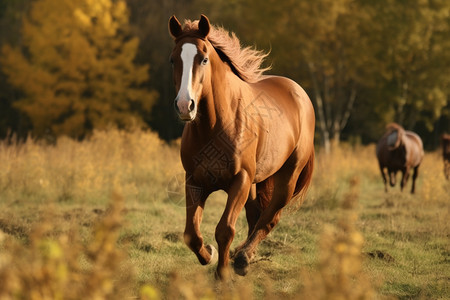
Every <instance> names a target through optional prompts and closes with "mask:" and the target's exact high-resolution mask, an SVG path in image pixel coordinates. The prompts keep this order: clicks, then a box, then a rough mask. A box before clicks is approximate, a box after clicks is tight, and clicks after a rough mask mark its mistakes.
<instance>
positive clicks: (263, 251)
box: [0, 130, 450, 299]
mask: <svg viewBox="0 0 450 300" xmlns="http://www.w3.org/2000/svg"><path fill="white" fill-rule="evenodd" d="M0 162H1V165H2V168H1V169H0V211H1V212H0V276H1V277H0V282H5V281H4V280H3V279H4V278H6V279H5V280H7V278H10V277H11V276H12V277H11V278H13V277H14V278H15V279H14V280H10V281H8V282H10V284H8V285H1V284H0V286H1V287H0V291H1V293H3V294H1V293H0V298H6V299H7V297H6V296H5V297H3V295H10V298H13V299H14V298H17V297H20V295H31V294H30V293H32V292H33V293H35V294H36V295H38V296H36V297H35V298H34V299H41V298H43V297H44V295H50V294H51V293H53V294H51V295H53V296H54V297H53V298H55V299H56V298H58V297H59V296H60V295H63V296H64V297H62V298H64V299H65V298H69V299H70V298H77V297H79V296H80V294H78V295H75V294H76V293H87V291H85V290H82V289H81V288H79V287H78V289H76V288H72V289H70V288H69V287H72V286H73V285H77V284H81V283H82V282H83V280H87V278H90V277H89V276H94V277H95V276H97V277H98V278H103V279H98V280H97V279H96V280H97V281H93V282H95V283H93V284H92V285H91V286H89V289H90V293H94V292H95V293H98V295H99V297H98V298H99V299H106V298H107V299H111V298H114V296H111V291H115V292H116V293H117V297H116V299H121V297H122V298H123V297H131V298H133V297H138V298H139V297H141V298H142V299H159V298H162V299H179V298H184V299H197V298H202V297H203V298H207V299H211V298H221V299H250V298H261V297H266V298H268V299H270V298H280V297H285V298H300V299H306V298H308V299H340V298H342V297H343V298H345V299H356V298H358V299H371V298H383V297H398V298H405V299H406V298H407V299H410V298H413V299H414V298H427V299H430V298H431V299H445V298H447V297H448V295H449V294H450V291H449V288H448V278H450V271H449V270H450V266H449V264H450V262H449V254H450V246H449V243H448V236H449V235H450V228H449V223H448V219H449V217H450V216H449V213H450V211H449V202H448V200H449V196H448V195H449V191H450V183H449V182H448V181H445V179H444V176H443V172H442V159H441V157H440V156H439V154H438V153H427V154H426V155H425V159H424V162H423V164H422V166H421V169H420V174H419V179H418V183H417V193H416V194H415V195H411V194H409V193H408V192H407V191H408V190H409V188H407V189H406V191H405V192H403V193H401V192H400V190H399V187H398V186H397V187H395V188H391V189H389V192H388V193H387V194H386V193H385V192H384V186H383V183H382V180H381V176H380V174H379V170H378V167H377V162H376V158H375V148H374V146H373V145H371V146H357V147H350V146H348V145H341V147H339V148H336V149H334V150H333V152H332V154H331V155H325V154H324V153H321V152H320V151H319V152H318V153H317V155H316V164H315V171H314V177H313V182H312V185H311V188H310V190H309V193H308V196H307V199H306V200H305V202H304V204H303V206H302V207H300V208H296V207H295V205H293V206H291V207H288V208H287V209H286V210H285V212H284V213H283V216H282V218H281V221H280V223H279V224H278V225H277V227H276V228H275V229H274V231H273V232H272V233H271V234H270V235H269V237H268V238H267V239H266V240H265V241H263V242H262V243H261V245H260V246H259V249H258V253H257V256H256V258H255V262H254V263H253V264H251V266H250V272H249V274H248V275H247V276H246V277H239V276H237V275H234V274H233V275H232V280H231V282H229V283H225V284H220V283H218V282H216V281H215V280H214V271H215V266H207V267H203V266H201V265H200V264H199V263H198V262H197V260H196V258H195V255H193V254H192V253H191V252H190V250H189V249H188V248H187V247H186V246H185V245H184V243H183V239H182V232H183V230H184V222H185V217H184V214H185V209H184V202H183V171H182V167H181V164H180V160H179V145H178V144H176V143H175V144H173V145H167V144H165V143H164V142H162V141H161V140H160V139H159V138H158V136H157V135H156V134H154V133H151V132H146V131H140V130H136V131H134V132H128V133H127V132H123V131H118V130H109V131H98V132H95V133H94V134H93V136H92V138H91V139H89V140H86V141H83V142H77V141H74V140H71V139H67V138H60V139H58V141H57V142H56V144H54V145H46V144H43V143H40V142H36V141H33V140H28V141H26V142H25V143H10V144H8V143H0ZM409 186H410V182H409V183H408V187H409ZM112 195H116V196H112ZM114 199H115V200H114ZM225 199H226V195H225V194H224V193H223V192H218V193H215V194H213V195H212V196H211V197H210V199H208V202H207V204H206V208H205V213H204V218H203V223H202V233H203V235H204V239H205V242H206V243H215V241H214V230H215V227H216V225H217V222H218V220H219V219H220V216H221V214H222V211H223V208H224V204H225ZM116 202H118V203H122V204H121V205H122V206H119V207H122V208H121V209H120V211H121V212H122V213H120V215H117V216H118V217H116V218H113V220H115V221H114V222H112V221H111V217H109V216H110V215H111V213H112V212H114V208H109V209H108V205H112V206H111V207H117V205H116V206H114V203H116ZM119 216H120V218H119ZM108 218H109V220H110V221H108ZM102 220H103V221H102ZM105 222H106V223H105ZM108 222H109V223H108ZM111 222H112V223H111ZM102 224H103V225H102ZM105 224H109V225H105ZM102 226H112V227H108V228H111V229H110V230H107V231H108V232H106V231H105V230H103V231H102V229H101V228H103V227H102ZM99 230H100V232H103V233H98V232H99ZM38 233H39V234H38ZM246 235H247V227H246V221H245V214H244V213H242V214H241V215H240V217H239V219H238V222H237V228H236V237H235V240H234V241H233V247H234V246H236V245H238V244H239V243H240V242H241V241H242V240H244V239H245V237H246ZM102 239H103V240H105V239H107V240H108V241H109V242H107V243H106V244H104V245H103V246H100V244H98V243H99V242H98V241H99V240H102ZM96 243H97V244H96ZM38 245H44V246H42V247H44V248H42V247H40V246H38ZM45 245H47V246H45ZM92 245H97V246H92ZM102 247H107V249H103V248H102ZM94 248H95V249H97V250H95V249H94ZM42 249H47V250H48V249H50V250H51V249H54V250H55V249H56V250H55V251H56V254H51V253H47V252H45V251H47V250H45V251H44V250H42ZM100 249H103V250H100ZM50 250H49V251H50ZM42 251H44V252H42ZM52 251H53V250H52ZM59 252H61V253H62V254H58V253H59ZM99 252H105V255H106V254H107V253H116V254H114V255H115V256H114V257H115V258H109V260H115V259H117V264H112V265H109V264H105V263H104V262H103V263H100V261H92V259H91V258H92V257H93V256H92V255H94V254H95V253H99ZM52 253H53V252H52ZM49 255H50V256H49ZM52 255H56V256H55V257H53V256H52ZM19 256H20V257H21V259H20V260H19V259H18V257H19ZM90 259H91V260H90ZM112 262H113V261H111V263H112ZM47 263H48V264H49V265H46V264H47ZM28 265H30V266H33V268H35V269H33V270H34V271H32V272H30V273H29V274H31V275H26V274H28V273H27V272H28V271H29V270H28V269H27V267H26V266H28ZM61 270H62V271H61ZM42 272H43V273H46V274H47V273H48V275H46V276H48V277H46V278H49V279H48V280H47V281H45V280H44V281H43V280H41V279H42V278H41V277H39V278H41V279H39V280H38V279H36V278H37V277H36V276H38V275H36V274H41V273H42ZM95 272H99V274H98V275H94V273H95ZM64 274H65V275H64ZM87 274H90V275H89V276H88V275H87ZM8 276H9V277H8ZM39 276H40V275H39ZM97 277H95V278H97ZM30 278H31V279H30ZM50 279H51V280H50ZM102 280H103V281H104V282H106V283H102V282H103V281H102ZM50 282H52V283H50ZM111 282H112V283H111ZM249 283H250V285H249ZM111 285H112V286H111ZM66 289H68V290H70V292H71V294H64V292H62V291H65V290H66ZM117 291H120V292H117ZM8 293H9V294H8ZM27 293H28V294H27ZM49 293H50V294H49ZM61 293H62V294H61ZM11 295H19V296H11ZM24 297H25V296H24ZM39 297H41V298H39ZM30 298H32V297H31V296H30ZM60 298H61V297H60Z"/></svg>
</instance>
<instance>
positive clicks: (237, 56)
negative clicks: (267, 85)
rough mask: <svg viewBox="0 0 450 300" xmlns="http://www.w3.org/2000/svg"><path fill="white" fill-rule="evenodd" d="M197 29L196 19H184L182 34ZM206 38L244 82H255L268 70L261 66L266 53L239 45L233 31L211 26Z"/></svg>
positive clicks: (193, 31) (268, 68)
mask: <svg viewBox="0 0 450 300" xmlns="http://www.w3.org/2000/svg"><path fill="white" fill-rule="evenodd" d="M197 30H198V21H191V20H186V21H185V23H184V28H183V33H184V34H183V36H184V35H189V33H193V34H195V32H196V31H197ZM207 40H208V41H209V42H210V43H211V45H212V46H213V47H214V49H216V51H217V53H218V54H219V56H220V58H221V59H222V60H223V61H225V62H227V63H228V64H229V65H230V67H231V70H232V71H233V72H234V73H235V74H236V75H237V76H239V78H241V79H242V80H244V81H246V82H249V83H253V82H257V81H259V80H260V79H261V77H262V75H263V73H264V72H265V71H267V70H270V67H267V68H264V67H262V66H261V65H262V63H263V62H264V59H265V58H266V57H267V56H268V53H264V52H263V51H260V50H256V49H254V48H252V47H241V43H240V41H239V39H238V38H237V37H236V35H235V34H234V33H233V32H231V33H229V32H228V31H227V30H225V29H224V28H222V27H216V26H211V29H210V32H209V35H208V37H207Z"/></svg>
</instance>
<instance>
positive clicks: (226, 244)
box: [215, 171, 252, 279]
mask: <svg viewBox="0 0 450 300" xmlns="http://www.w3.org/2000/svg"><path fill="white" fill-rule="evenodd" d="M251 183H252V182H251V179H250V177H249V175H248V174H247V172H245V171H241V172H240V173H238V174H237V175H236V177H235V178H234V180H233V182H232V184H231V186H230V188H229V190H228V199H227V204H226V206H225V210H224V212H223V214H222V217H221V219H220V221H219V224H217V227H216V234H215V236H216V241H217V244H218V246H219V262H218V265H217V273H216V276H217V277H218V278H219V279H226V278H227V277H228V276H229V270H228V264H229V261H230V257H229V252H230V246H231V242H232V241H233V238H234V233H235V225H236V220H237V218H238V216H239V213H240V212H241V210H242V208H243V207H244V205H245V202H246V201H247V197H248V195H249V191H250V187H251Z"/></svg>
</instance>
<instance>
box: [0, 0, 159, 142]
mask: <svg viewBox="0 0 450 300" xmlns="http://www.w3.org/2000/svg"><path fill="white" fill-rule="evenodd" d="M128 17H129V13H128V10H127V6H126V3H125V1H111V0H102V1H90V0H83V1H73V0H61V1H60V0H40V1H36V2H35V3H33V5H32V8H31V11H30V13H29V14H28V15H27V16H26V17H25V18H24V20H23V29H22V35H23V44H22V45H20V46H17V47H11V46H9V45H5V46H4V47H3V49H2V57H1V59H0V62H1V64H2V67H3V71H4V72H5V73H6V75H7V76H8V80H9V82H10V83H11V84H12V85H13V86H14V87H15V88H17V89H19V90H21V91H22V92H23V97H21V99H20V100H18V101H16V102H15V103H14V105H15V107H16V108H17V109H19V110H20V111H22V112H24V113H25V114H26V115H27V116H28V117H29V119H30V120H31V122H32V125H33V133H34V134H35V135H37V136H43V135H44V134H52V135H57V136H59V135H63V134H64V135H69V136H72V137H76V138H81V137H84V136H86V134H89V133H90V132H91V131H92V129H94V128H97V129H101V128H106V127H108V126H111V125H114V126H117V127H119V128H126V127H129V126H131V125H143V121H142V113H150V110H151V107H152V105H153V103H154V100H155V97H156V94H155V93H154V92H150V91H148V90H147V89H144V88H142V87H141V85H142V84H143V83H144V82H145V81H147V80H148V68H149V66H148V65H142V66H138V65H136V64H135V63H134V59H135V56H136V53H137V49H138V45H139V40H138V38H136V37H133V36H132V35H131V32H130V26H129V24H128ZM138 112H139V113H138Z"/></svg>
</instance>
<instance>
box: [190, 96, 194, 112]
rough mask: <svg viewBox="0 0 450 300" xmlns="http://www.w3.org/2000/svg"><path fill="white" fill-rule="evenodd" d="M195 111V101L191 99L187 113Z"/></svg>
mask: <svg viewBox="0 0 450 300" xmlns="http://www.w3.org/2000/svg"><path fill="white" fill-rule="evenodd" d="M194 109H195V101H194V100H192V99H191V101H189V111H190V112H191V111H193V110H194Z"/></svg>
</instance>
